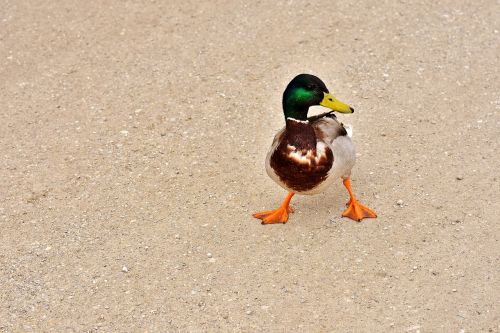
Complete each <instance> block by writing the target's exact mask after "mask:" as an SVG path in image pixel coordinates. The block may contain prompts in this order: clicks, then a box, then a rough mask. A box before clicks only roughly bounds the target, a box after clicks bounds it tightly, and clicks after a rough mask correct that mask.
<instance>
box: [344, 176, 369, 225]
mask: <svg viewBox="0 0 500 333" xmlns="http://www.w3.org/2000/svg"><path fill="white" fill-rule="evenodd" d="M344 186H345V187H346V189H347V191H348V192H349V195H350V197H351V198H350V199H349V202H348V203H347V206H348V207H347V209H346V210H345V211H344V212H343V213H342V216H343V217H348V218H350V219H353V220H355V221H358V222H359V221H361V220H362V219H364V218H376V217H377V213H375V212H374V211H373V210H371V209H370V208H368V207H366V206H364V205H362V204H360V203H359V202H358V200H356V198H355V197H354V194H353V193H352V189H351V182H350V180H349V178H346V179H344Z"/></svg>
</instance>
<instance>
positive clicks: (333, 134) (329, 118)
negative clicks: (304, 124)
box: [308, 111, 352, 145]
mask: <svg viewBox="0 0 500 333" xmlns="http://www.w3.org/2000/svg"><path fill="white" fill-rule="evenodd" d="M308 120H309V123H310V124H311V126H312V127H313V129H314V132H315V133H316V137H317V138H318V139H319V140H321V141H324V142H325V143H327V144H329V145H331V144H332V143H333V140H335V139H336V138H337V137H339V136H349V137H351V136H352V130H351V127H350V126H346V125H344V124H342V123H341V122H340V121H338V120H337V117H336V116H335V114H334V113H333V111H330V112H325V113H322V114H320V115H317V116H312V117H309V118H308Z"/></svg>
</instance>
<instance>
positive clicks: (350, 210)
mask: <svg viewBox="0 0 500 333" xmlns="http://www.w3.org/2000/svg"><path fill="white" fill-rule="evenodd" d="M342 216H343V217H348V218H350V219H353V220H355V221H358V222H359V221H361V220H362V219H364V218H367V217H371V218H375V217H377V214H376V213H375V212H374V211H373V210H371V209H370V208H368V207H366V206H364V205H362V204H360V203H359V202H358V201H351V202H350V203H349V207H347V209H346V210H344V212H343V213H342Z"/></svg>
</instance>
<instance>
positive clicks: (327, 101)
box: [283, 74, 354, 120]
mask: <svg viewBox="0 0 500 333" xmlns="http://www.w3.org/2000/svg"><path fill="white" fill-rule="evenodd" d="M314 105H322V106H324V107H327V108H329V109H331V110H333V111H338V112H341V113H353V112H354V109H353V108H351V107H350V106H349V105H347V104H345V103H342V102H341V101H339V100H338V99H337V98H335V97H334V96H333V95H332V94H330V92H329V91H328V89H327V88H326V86H325V84H324V83H323V81H321V80H320V79H319V78H318V77H316V76H314V75H310V74H299V75H297V76H296V77H295V78H294V79H293V80H292V81H290V83H289V84H288V86H287V87H286V89H285V92H284V93H283V112H284V113H285V119H286V118H294V119H297V120H307V112H308V111H309V107H310V106H314Z"/></svg>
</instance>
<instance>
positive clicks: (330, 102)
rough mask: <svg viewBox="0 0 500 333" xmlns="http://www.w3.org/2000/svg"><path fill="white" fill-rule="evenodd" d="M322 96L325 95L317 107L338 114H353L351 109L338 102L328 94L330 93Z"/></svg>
mask: <svg viewBox="0 0 500 333" xmlns="http://www.w3.org/2000/svg"><path fill="white" fill-rule="evenodd" d="M324 94H325V97H323V100H322V101H321V102H320V103H319V105H321V106H324V107H325V108H329V109H332V110H333V111H337V112H340V113H353V112H354V109H353V108H351V107H350V106H349V105H347V104H345V103H343V102H341V101H339V100H338V99H337V98H335V97H334V96H333V95H332V94H330V93H324Z"/></svg>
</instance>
